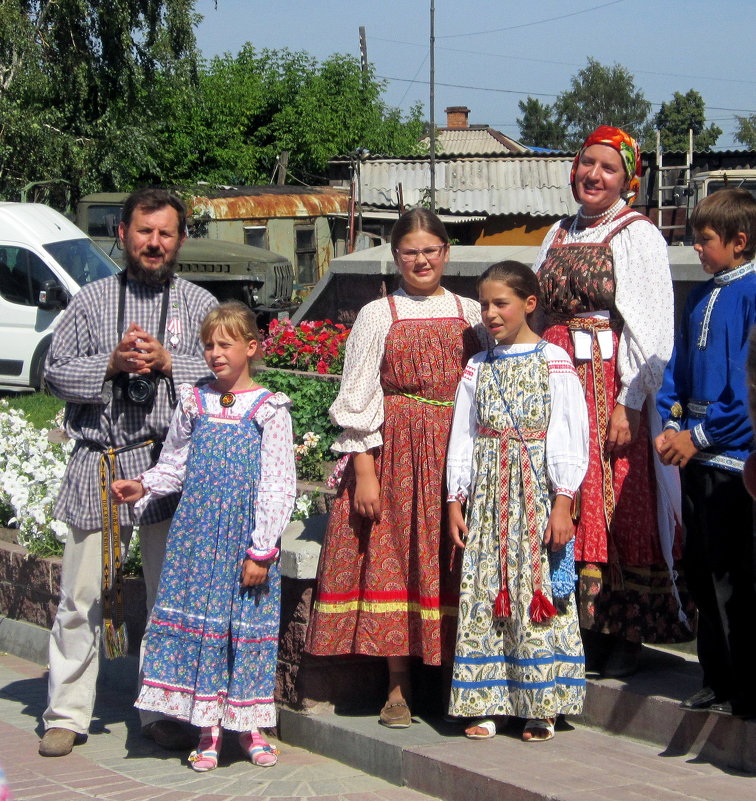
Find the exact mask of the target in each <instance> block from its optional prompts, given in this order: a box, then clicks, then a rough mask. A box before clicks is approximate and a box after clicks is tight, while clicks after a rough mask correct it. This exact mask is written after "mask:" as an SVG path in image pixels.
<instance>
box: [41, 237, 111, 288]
mask: <svg viewBox="0 0 756 801" xmlns="http://www.w3.org/2000/svg"><path fill="white" fill-rule="evenodd" d="M45 250H46V251H47V252H48V253H49V254H50V255H51V256H52V257H53V258H54V259H55V261H57V262H58V264H60V266H61V267H62V268H63V269H64V270H65V271H66V272H67V273H68V274H69V275H70V276H71V278H73V279H74V281H76V283H77V284H79V285H80V286H84V284H89V283H91V282H92V281H96V280H97V279H98V278H107V277H108V276H109V275H114V274H115V273H117V272H118V267H117V266H116V265H115V264H114V263H113V262H112V261H111V260H110V259H109V258H108V257H107V256H106V255H105V254H104V253H103V252H102V251H101V250H99V248H97V247H96V246H95V245H94V243H93V242H91V241H90V240H89V239H67V240H65V241H64V242H53V243H51V244H49V245H45Z"/></svg>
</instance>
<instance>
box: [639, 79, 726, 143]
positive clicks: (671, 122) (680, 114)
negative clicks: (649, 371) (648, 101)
mask: <svg viewBox="0 0 756 801" xmlns="http://www.w3.org/2000/svg"><path fill="white" fill-rule="evenodd" d="M654 128H656V129H657V130H658V131H659V133H660V138H661V145H662V147H663V148H664V150H667V151H685V150H687V149H688V144H689V142H688V131H689V130H692V131H693V149H694V150H710V149H711V147H712V146H713V145H714V144H716V141H717V139H718V138H719V137H720V135H721V134H722V129H721V128H720V127H719V126H717V125H714V123H712V124H711V125H709V126H707V125H706V108H705V104H704V99H703V97H701V95H700V94H699V93H698V92H697V91H696V90H695V89H691V90H690V91H689V92H687V93H686V94H682V93H681V92H675V93H674V95H673V96H672V100H670V101H669V103H662V104H661V108H660V109H659V111H658V112H657V114H656V116H655V117H654Z"/></svg>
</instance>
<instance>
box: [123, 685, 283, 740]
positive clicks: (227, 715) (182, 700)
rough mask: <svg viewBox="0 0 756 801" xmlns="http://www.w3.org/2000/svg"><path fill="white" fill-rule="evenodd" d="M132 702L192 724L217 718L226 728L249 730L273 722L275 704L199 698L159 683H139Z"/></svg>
mask: <svg viewBox="0 0 756 801" xmlns="http://www.w3.org/2000/svg"><path fill="white" fill-rule="evenodd" d="M134 706H136V707H137V708H138V709H144V710H147V711H149V712H162V713H163V714H165V715H170V717H173V718H178V719H179V720H185V721H187V722H188V723H191V724H192V725H194V726H217V725H218V721H220V725H221V726H222V727H223V728H224V729H228V730H229V731H251V730H252V729H255V728H269V727H271V726H275V725H276V706H275V704H274V703H272V702H269V703H264V702H263V703H259V704H248V705H246V706H243V707H239V706H235V705H234V704H230V703H228V701H227V700H226V699H225V698H216V699H213V700H211V701H198V700H197V699H196V698H195V697H194V696H193V694H192V693H190V692H179V691H175V690H165V689H162V688H160V687H147V686H144V687H142V690H141V692H140V693H139V697H138V698H137V700H136V702H135V704H134Z"/></svg>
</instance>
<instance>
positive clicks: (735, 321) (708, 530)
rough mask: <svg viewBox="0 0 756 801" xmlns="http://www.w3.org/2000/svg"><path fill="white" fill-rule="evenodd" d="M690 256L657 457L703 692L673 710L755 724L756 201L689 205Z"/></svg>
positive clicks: (661, 398)
mask: <svg viewBox="0 0 756 801" xmlns="http://www.w3.org/2000/svg"><path fill="white" fill-rule="evenodd" d="M691 225H692V226H693V231H694V233H695V244H694V248H695V250H696V252H697V253H698V256H699V258H700V260H701V265H702V267H703V269H704V272H706V273H708V274H709V275H712V276H713V277H712V279H711V280H710V281H707V282H706V283H705V284H702V285H700V286H697V287H696V288H695V289H694V290H693V291H692V292H691V293H690V295H689V297H688V300H687V303H686V304H685V311H684V313H683V318H682V328H681V330H680V331H679V333H678V335H677V338H676V341H675V349H674V352H673V354H672V359H671V360H670V362H669V364H668V365H667V368H666V371H665V374H664V380H663V382H662V387H661V390H660V392H659V394H658V396H657V407H658V409H659V413H660V414H661V418H662V420H663V421H664V430H663V431H662V433H661V434H660V435H659V436H658V437H657V438H656V440H655V443H654V444H655V446H656V450H657V452H658V453H659V456H660V457H661V460H662V461H663V462H664V463H665V464H674V465H678V466H679V467H680V468H681V481H682V503H683V509H682V514H683V523H684V526H685V537H686V539H685V551H684V557H683V564H684V567H685V573H686V577H687V581H688V586H689V589H690V592H691V595H692V597H693V600H694V601H695V603H696V606H697V607H698V611H699V621H698V659H699V662H700V664H701V667H702V668H703V674H704V675H703V688H702V689H701V690H699V691H698V692H697V693H695V694H694V695H692V696H691V697H690V698H687V699H685V700H684V701H683V702H682V704H681V706H682V707H683V708H684V709H712V710H714V711H719V712H732V713H734V714H738V715H744V716H751V715H756V682H754V681H753V679H752V675H751V674H752V671H753V664H754V662H753V659H754V613H755V612H756V586H755V581H756V570H755V569H754V519H753V503H752V500H751V498H750V497H749V495H748V492H747V491H746V489H745V487H744V486H743V480H742V478H743V477H742V473H743V465H744V462H745V459H746V457H747V456H748V453H749V451H750V449H751V448H752V446H753V431H752V429H751V422H750V419H749V416H748V388H747V380H746V358H747V352H748V333H749V331H750V329H751V327H752V326H753V325H754V323H756V272H755V270H754V263H753V261H752V259H753V256H754V251H756V199H755V198H753V197H752V196H751V195H750V193H748V192H746V191H745V190H743V189H724V190H721V191H719V192H716V193H714V194H713V195H710V196H709V197H707V198H705V199H704V200H702V201H701V202H700V203H699V204H698V206H696V208H695V210H694V211H693V214H692V216H691Z"/></svg>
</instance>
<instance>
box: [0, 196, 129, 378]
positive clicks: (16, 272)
mask: <svg viewBox="0 0 756 801" xmlns="http://www.w3.org/2000/svg"><path fill="white" fill-rule="evenodd" d="M117 272H118V267H117V266H116V264H115V263H114V262H113V261H112V260H111V259H109V258H108V257H107V256H106V255H105V254H104V253H103V252H102V251H101V250H100V249H99V248H98V247H97V246H96V245H95V244H94V243H93V242H92V240H91V239H89V237H87V236H86V234H84V233H83V232H82V231H81V230H80V229H78V228H77V227H76V226H75V225H74V224H73V223H72V222H70V221H69V220H67V219H66V218H65V217H64V216H63V215H62V214H59V213H58V212H57V211H55V210H54V209H51V208H49V207H48V206H43V205H41V204H38V203H0V387H1V388H4V389H25V388H30V387H31V388H34V389H38V388H39V387H40V386H41V384H42V381H43V379H42V368H43V365H44V361H45V355H46V354H47V349H48V348H49V346H50V340H51V339H52V332H53V329H54V328H55V322H56V320H57V318H58V315H59V314H60V313H61V311H62V310H63V309H64V308H65V307H66V306H67V304H68V301H69V300H70V298H71V297H72V296H73V295H74V294H76V292H78V291H79V288H80V287H82V286H84V284H88V283H90V282H91V281H96V280H97V279H98V278H105V277H106V276H108V275H113V274H114V273H117Z"/></svg>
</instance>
